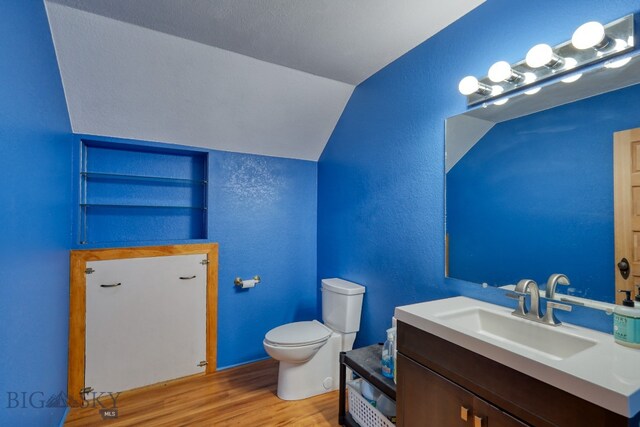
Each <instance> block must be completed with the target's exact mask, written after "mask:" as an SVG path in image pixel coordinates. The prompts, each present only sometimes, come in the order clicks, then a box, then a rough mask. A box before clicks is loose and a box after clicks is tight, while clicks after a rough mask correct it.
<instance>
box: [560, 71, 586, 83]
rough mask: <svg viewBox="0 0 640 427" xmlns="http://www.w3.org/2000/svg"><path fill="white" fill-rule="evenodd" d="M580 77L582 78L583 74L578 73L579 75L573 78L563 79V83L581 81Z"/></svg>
mask: <svg viewBox="0 0 640 427" xmlns="http://www.w3.org/2000/svg"><path fill="white" fill-rule="evenodd" d="M580 77H582V73H578V74H574V75H572V76H569V77H567V78H565V79H562V83H573V82H576V81H578V79H580Z"/></svg>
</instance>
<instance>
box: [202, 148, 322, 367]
mask: <svg viewBox="0 0 640 427" xmlns="http://www.w3.org/2000/svg"><path fill="white" fill-rule="evenodd" d="M209 161H210V163H209V165H210V167H209V174H210V175H209V182H210V192H209V194H210V198H209V237H210V238H211V240H213V241H215V242H219V243H220V272H219V290H218V295H219V302H218V366H220V367H225V366H230V365H235V364H239V363H244V362H248V361H251V360H255V359H258V358H263V357H267V356H266V353H265V352H264V349H263V347H262V340H263V339H264V335H265V333H266V332H267V331H269V329H271V328H274V327H276V326H280V325H283V324H285V323H288V322H293V321H298V320H312V319H314V318H315V315H316V300H317V295H316V287H315V286H314V284H315V281H316V275H317V270H316V246H317V245H316V231H317V223H316V216H317V193H316V188H317V163H316V162H308V161H302V160H291V159H280V158H275V157H263V156H254V155H247V154H236V153H223V152H212V153H211V154H210V159H209ZM256 274H257V275H259V276H260V277H261V279H262V282H261V283H260V284H259V285H257V286H256V287H255V288H253V289H243V290H240V289H236V287H235V286H234V285H233V279H234V278H235V277H237V276H240V277H242V278H243V279H250V278H252V277H253V276H254V275H256Z"/></svg>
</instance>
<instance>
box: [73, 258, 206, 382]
mask: <svg viewBox="0 0 640 427" xmlns="http://www.w3.org/2000/svg"><path fill="white" fill-rule="evenodd" d="M204 257H205V256H204V255H178V256H162V257H153V258H135V259H118V260H109V261H92V262H88V263H87V267H89V268H92V269H93V270H94V272H93V273H91V274H87V276H86V278H87V281H86V284H87V293H86V301H87V313H86V366H85V386H86V387H92V388H93V389H94V390H95V391H96V392H118V391H122V390H129V389H132V388H137V387H142V386H145V385H149V384H154V383H158V382H161V381H166V380H169V379H174V378H179V377H183V376H187V375H191V374H196V373H199V372H203V371H204V369H205V368H204V367H199V366H197V365H198V363H199V362H200V361H202V360H206V280H207V279H206V277H207V266H206V265H202V264H201V261H202V260H203V259H204ZM181 277H182V279H181Z"/></svg>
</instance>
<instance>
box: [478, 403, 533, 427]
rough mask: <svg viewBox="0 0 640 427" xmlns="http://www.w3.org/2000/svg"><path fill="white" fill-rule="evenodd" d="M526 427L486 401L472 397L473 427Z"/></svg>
mask: <svg viewBox="0 0 640 427" xmlns="http://www.w3.org/2000/svg"><path fill="white" fill-rule="evenodd" d="M526 425H527V424H525V423H523V422H522V421H520V420H518V419H516V418H513V417H512V416H511V415H509V414H507V413H505V412H502V411H501V410H500V409H498V408H496V407H495V406H493V405H491V404H489V403H488V402H487V401H485V400H483V399H480V398H479V397H477V396H476V397H474V399H473V427H523V426H526Z"/></svg>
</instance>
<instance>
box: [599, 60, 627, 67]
mask: <svg viewBox="0 0 640 427" xmlns="http://www.w3.org/2000/svg"><path fill="white" fill-rule="evenodd" d="M629 62H631V58H622V59H618V60H616V61H607V62H606V63H605V64H604V66H605V67H606V68H622V67H624V66H625V65H627V64H628V63H629Z"/></svg>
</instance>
